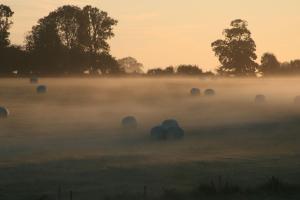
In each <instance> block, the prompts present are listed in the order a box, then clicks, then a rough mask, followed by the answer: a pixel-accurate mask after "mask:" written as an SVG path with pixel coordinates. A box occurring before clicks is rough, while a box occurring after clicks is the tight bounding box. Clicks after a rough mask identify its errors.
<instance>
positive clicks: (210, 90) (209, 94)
mask: <svg viewBox="0 0 300 200" xmlns="http://www.w3.org/2000/svg"><path fill="white" fill-rule="evenodd" d="M204 94H205V95H206V96H214V95H215V94H216V92H215V91H214V90H213V89H206V90H205V91H204Z"/></svg>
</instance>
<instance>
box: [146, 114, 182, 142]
mask: <svg viewBox="0 0 300 200" xmlns="http://www.w3.org/2000/svg"><path fill="white" fill-rule="evenodd" d="M151 137H152V138H153V139H157V140H169V139H181V138H183V137H184V130H183V129H182V128H181V127H180V126H179V124H178V122H177V121H176V120H174V119H168V120H165V121H163V123H162V124H161V125H159V126H155V127H153V128H152V129H151Z"/></svg>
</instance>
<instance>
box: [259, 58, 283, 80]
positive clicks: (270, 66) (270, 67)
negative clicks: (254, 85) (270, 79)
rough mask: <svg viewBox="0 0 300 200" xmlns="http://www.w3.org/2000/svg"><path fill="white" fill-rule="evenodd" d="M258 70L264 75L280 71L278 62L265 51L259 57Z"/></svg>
mask: <svg viewBox="0 0 300 200" xmlns="http://www.w3.org/2000/svg"><path fill="white" fill-rule="evenodd" d="M259 72H260V73H262V75H264V76H268V75H275V74H279V73H280V62H279V61H278V60H277V58H276V56H275V55H274V54H272V53H265V54H263V56H262V57H261V65H260V66H259Z"/></svg>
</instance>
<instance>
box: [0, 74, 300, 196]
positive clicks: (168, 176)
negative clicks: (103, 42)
mask: <svg viewBox="0 0 300 200" xmlns="http://www.w3.org/2000/svg"><path fill="white" fill-rule="evenodd" d="M299 82H300V78H299V79H298V78H289V79H287V78H276V79H217V80H207V79H199V78H176V79H171V78H168V79H167V78H166V79H163V78H161V79H160V78H157V79H150V78H149V79H144V78H132V79H120V78H112V79H79V78H78V79H73V78H60V79H50V78H48V79H40V84H44V85H47V86H48V92H47V93H46V94H37V93H36V91H35V88H36V86H37V85H34V84H30V83H29V80H27V79H1V80H0V105H1V106H6V107H7V108H8V109H9V110H10V113H11V114H10V116H9V118H8V119H1V120H0V199H7V200H14V199H16V200H17V199H21V200H23V199H37V198H38V197H41V196H42V195H47V196H48V197H49V198H50V199H51V198H53V199H55V197H56V196H57V193H58V192H57V191H58V188H61V190H62V195H63V197H64V198H65V199H67V196H68V193H69V191H70V190H72V191H73V193H74V194H73V195H74V199H101V198H102V197H105V196H111V195H116V194H123V193H128V192H129V193H143V188H144V186H147V188H148V192H147V194H148V195H149V196H151V197H153V198H154V197H157V196H159V195H160V194H161V193H162V191H163V190H164V189H165V188H176V189H178V190H180V191H189V190H191V189H193V188H195V187H197V185H199V184H201V183H210V182H211V181H216V182H217V181H218V180H219V179H220V177H221V178H222V180H224V181H228V182H231V183H234V184H237V185H239V186H240V187H243V188H248V187H255V186H257V185H259V184H261V183H264V182H265V181H266V180H267V179H268V178H269V177H271V176H276V177H278V178H280V179H282V180H284V181H286V182H288V183H290V184H295V185H297V184H300V182H299V178H300V168H299V166H300V160H299V153H300V145H299V143H300V140H299V139H300V135H299V124H300V123H299V122H300V115H299V114H300V105H297V104H295V103H294V98H295V97H296V96H297V95H299V94H300V90H299V89H300V85H299ZM193 87H199V88H200V89H201V92H204V90H205V89H207V88H212V89H214V90H215V91H216V96H214V97H205V96H204V95H202V96H199V97H195V96H191V95H190V89H191V88H193ZM257 94H264V95H265V96H266V99H267V102H266V103H264V104H255V103H254V98H255V96H256V95H257ZM128 115H132V116H135V117H136V118H137V120H138V123H139V127H138V129H137V130H135V131H126V130H123V129H122V127H121V120H122V118H123V117H124V116H128ZM165 119H176V120H177V121H178V122H179V124H180V126H182V127H183V128H184V130H185V138H184V139H183V140H179V141H153V140H151V138H150V129H151V127H153V126H156V125H158V124H160V123H161V122H162V121H163V120H165ZM254 199H255V198H254Z"/></svg>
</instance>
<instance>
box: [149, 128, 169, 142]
mask: <svg viewBox="0 0 300 200" xmlns="http://www.w3.org/2000/svg"><path fill="white" fill-rule="evenodd" d="M150 134H151V137H152V138H153V139H156V140H165V139H166V134H167V133H166V129H165V128H164V127H163V126H155V127H153V128H152V129H151V132H150Z"/></svg>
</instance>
